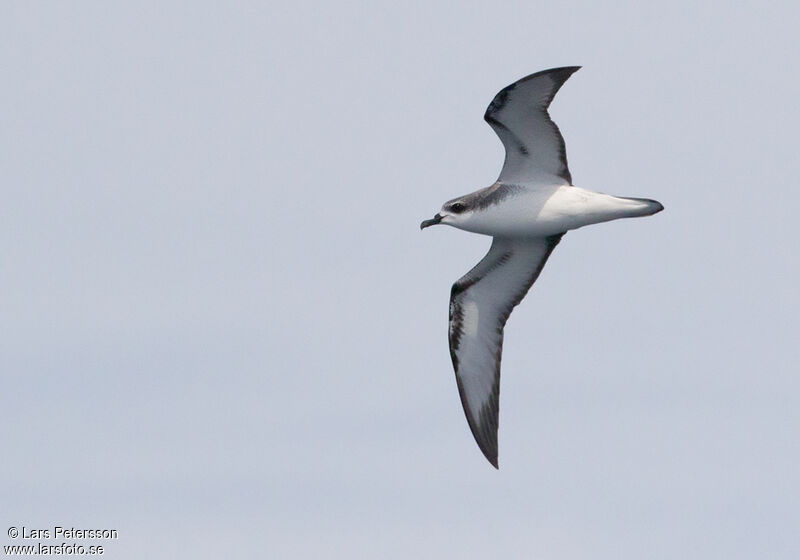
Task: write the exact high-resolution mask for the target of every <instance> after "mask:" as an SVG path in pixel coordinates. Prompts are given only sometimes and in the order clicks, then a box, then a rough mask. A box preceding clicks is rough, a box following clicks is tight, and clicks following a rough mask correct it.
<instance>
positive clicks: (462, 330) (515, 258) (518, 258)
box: [450, 234, 563, 468]
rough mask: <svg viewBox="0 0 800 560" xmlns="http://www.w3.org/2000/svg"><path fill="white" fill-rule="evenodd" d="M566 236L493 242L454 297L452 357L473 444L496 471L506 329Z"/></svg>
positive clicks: (456, 290)
mask: <svg viewBox="0 0 800 560" xmlns="http://www.w3.org/2000/svg"><path fill="white" fill-rule="evenodd" d="M562 235H563V234H559V235H554V236H551V237H546V238H538V239H536V238H535V239H517V238H515V239H507V238H500V237H495V238H494V241H493V242H492V247H491V248H490V249H489V252H488V253H487V254H486V256H485V257H483V259H482V260H481V261H480V262H479V263H478V264H477V265H476V266H475V268H473V269H472V270H470V271H469V272H468V273H467V274H465V275H464V276H463V277H462V278H461V279H459V280H458V282H456V283H455V284H453V288H452V290H451V292H450V357H451V358H452V360H453V368H454V369H455V371H456V382H457V383H458V392H459V394H460V395H461V404H462V405H463V406H464V413H465V414H466V415H467V421H468V422H469V427H470V429H471V430H472V435H473V436H475V441H477V442H478V446H479V447H480V448H481V451H483V454H484V455H485V456H486V458H487V459H488V460H489V462H490V463H491V464H492V465H494V466H495V468H497V426H498V424H497V422H498V412H499V398H500V357H501V354H502V351H503V327H505V324H506V321H507V320H508V317H509V315H511V311H512V310H513V309H514V307H515V306H516V305H517V304H518V303H519V302H520V301H522V298H524V297H525V294H526V293H528V290H529V289H530V287H531V286H532V285H533V283H534V282H535V281H536V278H537V277H538V276H539V273H540V272H541V271H542V268H544V264H545V263H546V262H547V258H548V257H549V256H550V253H551V252H552V251H553V249H554V248H555V246H556V245H558V242H559V241H560V240H561V236H562Z"/></svg>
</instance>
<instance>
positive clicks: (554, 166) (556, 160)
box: [483, 66, 580, 185]
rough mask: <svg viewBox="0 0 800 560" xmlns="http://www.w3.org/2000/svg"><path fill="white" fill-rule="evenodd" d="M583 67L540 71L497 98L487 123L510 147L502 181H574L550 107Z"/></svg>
mask: <svg viewBox="0 0 800 560" xmlns="http://www.w3.org/2000/svg"><path fill="white" fill-rule="evenodd" d="M579 68H580V66H567V67H564V68H553V69H551V70H544V71H542V72H536V73H535V74H531V75H530V76H526V77H525V78H522V79H521V80H518V81H516V82H514V83H513V84H511V85H510V86H506V87H504V88H503V89H501V90H500V91H499V92H498V93H497V95H495V96H494V99H493V100H492V102H491V104H490V105H489V108H488V109H486V114H485V115H484V116H483V118H484V119H486V122H488V123H489V125H490V126H491V127H492V128H493V129H494V131H495V132H496V133H497V135H498V136H499V137H500V140H501V141H502V142H503V146H504V147H505V149H506V159H505V163H503V169H502V171H500V177H499V178H498V180H499V181H500V182H501V183H537V182H546V183H555V184H558V183H563V184H565V185H571V184H572V176H571V175H570V173H569V167H568V166H567V150H566V147H565V146H564V137H563V136H561V132H560V131H559V130H558V127H557V126H556V123H554V122H553V120H552V119H551V118H550V115H549V114H548V112H547V108H548V107H549V106H550V102H551V101H553V97H555V95H556V92H558V90H559V89H560V88H561V86H562V85H564V82H566V81H567V78H569V77H570V76H571V75H572V74H573V73H574V72H575V71H576V70H578V69H579Z"/></svg>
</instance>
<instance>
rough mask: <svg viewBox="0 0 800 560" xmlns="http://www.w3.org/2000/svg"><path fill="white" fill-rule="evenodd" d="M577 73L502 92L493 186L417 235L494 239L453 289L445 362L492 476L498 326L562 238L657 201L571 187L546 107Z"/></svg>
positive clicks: (494, 122) (641, 211) (569, 70)
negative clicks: (443, 230) (499, 153)
mask: <svg viewBox="0 0 800 560" xmlns="http://www.w3.org/2000/svg"><path fill="white" fill-rule="evenodd" d="M579 68H580V67H579V66H569V67H564V68H553V69H551V70H544V71H542V72H537V73H535V74H531V75H530V76H527V77H525V78H522V79H521V80H519V81H517V82H515V83H513V84H511V85H510V86H508V87H505V88H503V89H502V90H500V92H499V93H498V94H497V95H496V96H495V97H494V99H493V100H492V102H491V104H490V105H489V108H488V109H486V114H485V115H484V116H483V118H484V119H485V120H486V122H488V123H489V126H491V127H492V128H493V129H494V131H495V132H496V133H497V135H498V136H499V137H500V140H501V141H502V142H503V146H504V147H505V152H506V158H505V163H504V164H503V169H502V170H501V171H500V176H499V177H498V179H497V181H496V182H495V183H494V184H493V185H491V186H489V187H486V188H484V189H480V190H478V191H475V192H473V193H471V194H468V195H465V196H460V197H458V198H454V199H453V200H450V201H448V202H445V203H444V205H443V206H442V209H441V210H440V211H439V212H438V213H437V214H436V215H435V216H434V217H433V218H431V219H430V220H425V221H424V222H422V224H421V225H420V228H426V227H428V226H432V225H435V224H445V225H449V226H453V227H455V228H458V229H463V230H466V231H471V232H474V233H481V234H484V235H491V236H492V237H493V241H492V246H491V248H490V249H489V252H488V253H487V254H486V256H485V257H483V259H482V260H481V261H480V262H479V263H478V264H477V265H475V267H474V268H473V269H472V270H470V271H469V272H468V273H467V274H465V275H464V276H462V277H461V278H460V279H459V280H458V281H457V282H456V283H455V284H453V287H452V290H451V291H450V329H449V339H450V357H451V359H452V361H453V368H454V369H455V372H456V382H457V384H458V392H459V394H460V395H461V404H462V405H463V407H464V413H465V414H466V416H467V421H468V422H469V427H470V429H471V430H472V435H473V436H475V441H476V442H477V443H478V446H479V447H480V449H481V451H482V452H483V454H484V455H485V456H486V458H487V459H488V460H489V462H490V463H491V464H492V465H494V467H495V468H497V466H498V465H497V427H498V411H499V396H500V357H501V354H502V350H503V328H504V327H505V324H506V321H507V320H508V317H509V315H511V311H512V310H513V309H514V307H516V306H517V304H519V302H520V301H522V298H524V297H525V294H526V293H527V292H528V290H529V289H530V287H531V286H532V285H533V283H534V282H535V281H536V278H537V277H538V276H539V273H540V272H541V271H542V268H544V265H545V263H546V262H547V258H548V257H549V256H550V253H552V252H553V249H555V247H556V245H558V242H559V241H561V238H562V237H563V236H564V234H565V233H566V232H567V231H569V230H571V229H577V228H580V227H583V226H587V225H589V224H597V223H600V222H607V221H610V220H616V219H619V218H633V217H637V216H650V215H652V214H655V213H657V212H660V211H661V210H663V209H664V207H663V206H662V205H661V204H660V203H658V202H656V201H655V200H649V199H644V198H627V197H617V196H611V195H608V194H603V193H599V192H594V191H590V190H586V189H582V188H580V187H575V186H572V176H571V175H570V173H569V168H568V167H567V154H566V150H565V146H564V138H563V137H562V136H561V132H560V131H559V130H558V127H557V126H556V124H555V123H554V122H553V121H552V120H551V119H550V115H549V114H548V113H547V108H548V107H549V106H550V102H551V101H552V100H553V97H554V96H555V94H556V92H557V91H558V90H559V88H560V87H561V86H562V85H563V84H564V82H566V81H567V78H569V77H570V76H571V75H572V74H573V73H574V72H575V71H576V70H578V69H579Z"/></svg>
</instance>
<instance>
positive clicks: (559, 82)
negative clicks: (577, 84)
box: [483, 66, 582, 126]
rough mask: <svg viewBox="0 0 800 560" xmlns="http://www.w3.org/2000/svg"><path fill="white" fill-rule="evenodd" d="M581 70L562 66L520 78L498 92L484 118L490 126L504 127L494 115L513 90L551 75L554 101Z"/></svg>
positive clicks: (551, 97)
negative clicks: (571, 77) (556, 95)
mask: <svg viewBox="0 0 800 560" xmlns="http://www.w3.org/2000/svg"><path fill="white" fill-rule="evenodd" d="M581 68H582V66H560V67H558V68H549V69H547V70H540V71H539V72H534V73H533V74H528V75H527V76H525V77H524V78H520V79H519V80H517V81H516V82H514V83H513V84H510V85H507V86H506V87H504V88H503V89H501V90H500V91H498V92H497V95H495V96H494V99H492V102H491V103H490V104H489V106H488V107H487V108H486V112H485V113H484V114H483V118H484V119H485V120H486V122H488V123H489V124H499V125H500V126H503V125H502V123H499V122H498V121H497V119H495V118H493V117H492V114H493V113H495V112H496V111H499V110H500V109H502V108H503V106H504V105H505V104H506V102H507V100H508V94H509V92H511V90H513V89H514V88H515V87H517V86H518V85H520V84H522V83H524V82H527V81H530V80H533V79H535V78H539V77H541V76H545V75H549V76H550V77H552V78H553V81H554V82H555V87H553V91H552V93H551V95H550V100H552V99H553V97H554V96H555V94H556V92H557V91H558V90H559V89H560V88H561V86H563V85H564V82H566V81H567V79H569V77H570V76H572V75H573V74H574V73H575V72H577V71H578V70H580V69H581ZM549 104H550V101H548V102H547V105H549Z"/></svg>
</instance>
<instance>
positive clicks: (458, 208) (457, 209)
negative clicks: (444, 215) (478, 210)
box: [450, 202, 467, 214]
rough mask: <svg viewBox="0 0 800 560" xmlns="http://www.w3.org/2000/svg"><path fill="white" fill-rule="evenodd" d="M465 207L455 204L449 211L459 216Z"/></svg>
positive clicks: (458, 203) (461, 204) (459, 203)
mask: <svg viewBox="0 0 800 560" xmlns="http://www.w3.org/2000/svg"><path fill="white" fill-rule="evenodd" d="M466 209H467V207H466V206H465V205H464V204H463V203H462V202H456V203H455V204H453V205H451V206H450V211H451V212H455V213H456V214H461V212H463V211H464V210H466Z"/></svg>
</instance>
